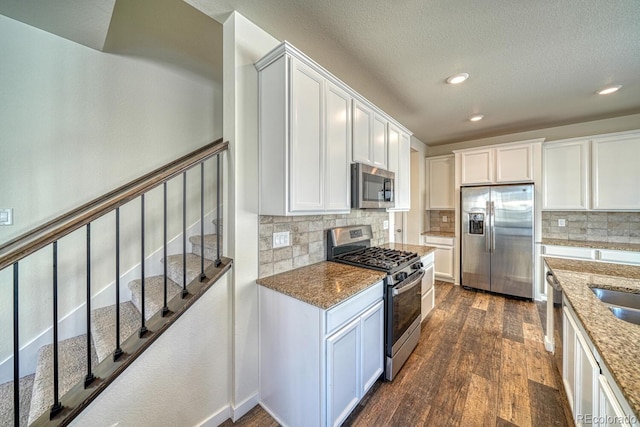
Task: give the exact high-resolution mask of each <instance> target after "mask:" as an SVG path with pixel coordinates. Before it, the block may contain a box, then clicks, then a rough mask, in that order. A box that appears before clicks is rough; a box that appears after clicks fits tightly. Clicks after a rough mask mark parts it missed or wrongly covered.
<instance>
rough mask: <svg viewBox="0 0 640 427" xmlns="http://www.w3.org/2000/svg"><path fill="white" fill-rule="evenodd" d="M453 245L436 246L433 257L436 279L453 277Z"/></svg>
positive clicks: (450, 278)
mask: <svg viewBox="0 0 640 427" xmlns="http://www.w3.org/2000/svg"><path fill="white" fill-rule="evenodd" d="M453 255H454V253H453V247H444V246H442V247H437V248H436V257H435V263H434V266H435V274H436V277H437V278H438V279H445V280H452V279H453Z"/></svg>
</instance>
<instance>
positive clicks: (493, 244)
mask: <svg viewBox="0 0 640 427" xmlns="http://www.w3.org/2000/svg"><path fill="white" fill-rule="evenodd" d="M495 214H496V205H495V202H493V201H492V202H491V227H489V228H491V253H494V252H495V251H496V233H495V230H494V229H493V227H495V225H496V221H495Z"/></svg>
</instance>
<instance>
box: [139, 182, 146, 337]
mask: <svg viewBox="0 0 640 427" xmlns="http://www.w3.org/2000/svg"><path fill="white" fill-rule="evenodd" d="M140 255H141V262H140V269H141V270H142V271H141V272H140V278H141V280H142V281H141V283H140V307H141V310H142V316H141V321H140V332H139V333H138V336H139V337H140V338H142V337H143V336H144V334H145V333H146V332H147V327H146V326H145V308H144V305H145V304H144V194H142V195H141V196H140Z"/></svg>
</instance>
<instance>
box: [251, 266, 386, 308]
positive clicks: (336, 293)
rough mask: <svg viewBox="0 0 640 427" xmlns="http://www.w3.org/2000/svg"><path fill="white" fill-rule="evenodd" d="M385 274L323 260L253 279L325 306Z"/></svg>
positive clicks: (327, 306) (342, 298)
mask: <svg viewBox="0 0 640 427" xmlns="http://www.w3.org/2000/svg"><path fill="white" fill-rule="evenodd" d="M385 276H386V274H385V273H384V272H382V271H376V270H369V269H367V268H360V267H353V266H350V265H346V264H339V263H337V262H330V261H324V262H319V263H317V264H312V265H309V266H307V267H301V268H297V269H295V270H291V271H286V272H284V273H280V274H275V275H273V276H269V277H263V278H261V279H258V280H256V283H258V284H259V285H262V286H264V287H266V288H269V289H273V290H274V291H278V292H280V293H283V294H285V295H289V296H290V297H293V298H295V299H298V300H300V301H304V302H306V303H308V304H311V305H315V306H316V307H320V308H322V309H325V310H326V309H329V308H331V307H333V306H334V305H337V304H339V303H341V302H342V301H344V300H346V299H347V298H349V297H351V296H353V295H355V294H357V293H358V292H360V291H363V290H365V289H366V288H368V287H369V286H371V285H374V284H376V283H378V282H379V281H380V280H382V279H383V278H384V277H385Z"/></svg>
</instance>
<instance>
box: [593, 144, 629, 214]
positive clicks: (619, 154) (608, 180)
mask: <svg viewBox="0 0 640 427" xmlns="http://www.w3.org/2000/svg"><path fill="white" fill-rule="evenodd" d="M592 154H593V156H592V170H593V208H594V209H601V210H616V209H619V210H637V209H640V167H639V165H640V133H639V134H631V135H619V136H612V137H607V138H603V139H594V140H593V141H592Z"/></svg>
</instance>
